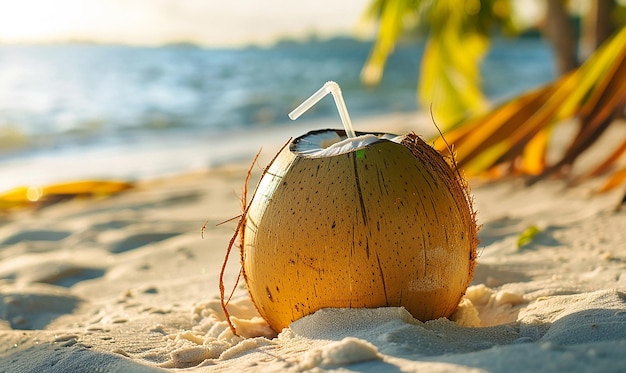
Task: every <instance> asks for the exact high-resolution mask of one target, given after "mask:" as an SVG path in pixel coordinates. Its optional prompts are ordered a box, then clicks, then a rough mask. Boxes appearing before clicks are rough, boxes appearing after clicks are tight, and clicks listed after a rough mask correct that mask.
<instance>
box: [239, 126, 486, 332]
mask: <svg viewBox="0 0 626 373" xmlns="http://www.w3.org/2000/svg"><path fill="white" fill-rule="evenodd" d="M239 235H240V240H241V247H240V254H241V264H242V267H243V276H244V279H245V282H246V285H247V288H248V291H249V293H250V296H251V298H252V300H253V302H254V304H255V305H256V307H257V309H258V311H259V313H260V314H261V316H262V317H263V318H264V319H265V320H266V321H267V322H268V324H269V325H270V326H271V327H272V328H273V329H274V330H275V331H280V330H282V329H283V328H285V327H287V326H288V325H289V324H290V323H291V322H293V321H295V320H297V319H299V318H301V317H304V316H306V315H309V314H311V313H313V312H315V311H317V310H319V309H322V308H327V307H333V308H357V307H367V308H374V307H404V308H406V309H407V310H408V311H409V312H410V313H411V314H412V315H413V316H414V317H415V318H417V319H419V320H421V321H426V320H431V319H436V318H440V317H447V316H449V315H450V314H451V313H452V312H453V311H454V310H455V309H456V307H457V305H458V304H459V301H460V300H461V297H462V296H463V294H464V292H465V290H466V289H467V287H468V285H469V283H470V281H471V279H472V273H473V269H474V264H475V259H476V246H477V243H478V240H477V226H476V221H475V213H474V211H473V208H472V203H471V198H470V195H469V192H468V189H467V185H466V183H465V181H464V180H463V178H462V177H461V175H460V173H459V171H458V170H457V169H456V167H455V165H454V164H453V162H452V164H450V163H449V162H448V161H446V159H444V158H443V157H442V156H441V155H440V154H439V153H438V152H437V151H436V150H434V149H433V148H432V147H431V146H429V145H428V144H426V143H425V142H424V141H422V140H421V139H420V138H419V137H418V136H416V135H415V134H407V135H404V136H396V135H393V134H386V133H363V132H360V133H356V136H352V137H348V136H346V131H344V130H333V129H327V130H318V131H312V132H309V133H307V134H305V135H303V136H300V137H298V138H296V139H294V140H293V141H290V142H289V144H288V146H285V147H284V148H283V149H282V150H281V151H280V152H279V154H277V156H276V157H275V158H274V160H273V161H272V163H271V164H270V165H269V166H268V168H267V169H266V171H265V172H264V174H263V176H262V177H261V180H260V182H259V184H258V186H257V188H256V190H255V192H254V195H253V196H252V199H251V201H250V203H249V204H248V206H247V209H246V210H245V212H244V215H243V216H242V219H241V222H240V228H239Z"/></svg>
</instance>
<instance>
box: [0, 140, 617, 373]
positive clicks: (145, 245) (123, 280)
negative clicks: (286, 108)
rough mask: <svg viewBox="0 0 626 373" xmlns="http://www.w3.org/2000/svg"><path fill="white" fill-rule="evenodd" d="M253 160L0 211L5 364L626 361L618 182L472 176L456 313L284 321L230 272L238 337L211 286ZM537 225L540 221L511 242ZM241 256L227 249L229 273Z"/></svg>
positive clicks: (466, 365) (337, 312)
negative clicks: (468, 237) (470, 220)
mask: <svg viewBox="0 0 626 373" xmlns="http://www.w3.org/2000/svg"><path fill="white" fill-rule="evenodd" d="M284 140H285V141H286V139H284ZM279 143H282V139H281V141H278V143H277V144H278V145H277V144H272V146H273V149H272V150H269V149H270V147H269V146H268V147H266V148H265V149H266V150H265V153H264V158H263V162H267V160H268V158H269V157H271V155H273V154H271V153H272V152H273V151H275V150H277V149H278V147H279V146H280V144H279ZM246 169H247V165H230V166H224V167H221V168H218V169H213V170H208V171H206V172H198V173H195V174H189V175H184V176H179V177H174V178H168V179H163V180H157V181H146V182H143V183H140V184H139V185H138V187H137V188H136V189H134V190H131V191H129V192H126V193H123V194H120V195H117V196H114V197H112V198H108V199H97V200H94V199H89V200H73V201H69V202H65V203H60V204H56V205H53V206H50V207H48V208H45V209H43V210H40V211H24V212H20V213H16V214H12V215H10V216H0V372H5V371H6V372H69V371H120V372H143V371H146V372H147V371H157V370H162V369H165V370H169V369H183V368H186V369H184V371H190V372H212V371H225V372H231V371H262V372H274V371H275V372H278V371H280V372H282V371H303V370H312V371H326V370H330V371H333V370H336V371H359V372H381V371H388V372H400V371H404V372H406V371H426V372H448V371H450V372H509V371H516V372H553V371H572V372H586V371H598V372H600V371H602V372H618V371H624V369H626V353H625V352H626V212H624V211H622V212H614V211H613V207H614V206H615V204H616V203H617V202H618V201H619V199H620V198H621V193H622V192H623V191H622V190H616V191H614V192H610V193H606V194H603V195H594V196H591V195H590V194H589V191H590V190H591V189H592V188H593V186H594V185H595V183H587V184H584V185H583V186H581V187H578V188H575V189H564V187H563V184H562V183H561V182H559V181H546V182H542V183H539V184H537V185H535V186H533V187H530V188H520V186H519V185H518V184H519V183H518V181H508V182H500V183H496V184H488V185H481V186H478V185H474V188H473V192H474V194H475V199H476V205H477V208H478V210H479V222H480V223H481V224H482V225H483V227H482V230H481V232H480V237H481V239H482V244H481V245H480V248H479V250H480V257H479V261H478V265H477V268H476V273H475V278H474V281H473V285H472V286H471V287H470V288H469V289H468V292H467V295H466V298H465V299H464V301H463V302H462V304H461V305H460V306H459V309H458V310H457V312H456V313H455V314H454V315H453V316H452V317H451V319H452V320H447V319H440V320H434V321H430V322H427V323H422V322H419V321H417V320H414V319H413V318H412V317H411V316H410V314H408V313H407V312H406V311H405V310H404V309H402V308H381V309H326V310H321V311H319V312H317V313H315V314H313V315H311V316H308V317H305V318H303V319H301V320H298V321H296V322H294V323H293V324H292V325H291V326H290V327H289V328H288V329H285V330H283V331H282V332H281V333H280V334H279V335H278V336H276V335H274V333H273V332H272V331H271V330H270V329H269V328H268V327H267V325H266V324H265V322H264V321H263V320H262V319H260V318H259V317H258V314H257V313H256V311H255V309H254V306H253V305H252V303H251V301H250V300H249V298H248V296H247V294H246V292H245V289H244V288H243V284H240V286H239V287H238V289H237V291H236V293H235V296H234V299H233V300H232V302H231V307H232V308H231V312H232V316H233V320H234V321H235V324H236V325H237V327H238V330H239V331H240V332H241V333H242V335H243V336H244V337H245V338H244V337H236V336H233V335H232V333H231V332H230V329H229V328H228V326H227V325H226V322H225V321H224V316H223V314H222V312H221V309H220V305H219V297H218V294H219V291H218V287H217V282H218V276H219V271H220V267H221V265H222V261H223V258H224V254H225V251H226V247H227V244H228V241H229V240H230V237H231V235H232V232H233V229H234V227H235V224H236V223H234V222H231V223H228V224H224V225H220V226H216V224H217V223H219V222H221V221H224V220H226V219H228V218H231V217H233V216H236V215H237V214H239V209H240V207H239V199H238V196H237V193H239V191H240V190H241V187H242V183H243V180H244V177H245V171H246ZM259 173H260V171H259V169H257V170H256V174H257V176H258V174H259ZM206 220H208V224H207V229H206V231H205V237H204V239H202V238H201V236H200V228H201V226H202V224H203V223H204V222H205V221H206ZM530 226H536V227H538V228H539V229H540V230H541V232H540V233H539V234H538V235H537V236H536V237H535V238H534V239H533V240H532V241H531V242H530V243H529V244H528V245H526V246H524V247H522V248H517V245H516V242H517V238H518V236H519V234H520V233H521V232H522V231H524V230H525V229H526V228H528V227H530ZM238 271H239V266H238V258H237V254H236V253H235V254H234V256H233V258H232V260H231V264H230V265H229V267H228V269H227V276H226V281H227V284H228V285H229V286H233V285H234V283H235V279H236V277H237V273H238Z"/></svg>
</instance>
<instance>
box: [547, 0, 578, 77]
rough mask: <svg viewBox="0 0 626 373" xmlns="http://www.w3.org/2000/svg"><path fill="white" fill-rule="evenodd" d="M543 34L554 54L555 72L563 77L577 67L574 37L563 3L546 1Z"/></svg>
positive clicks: (555, 0) (559, 0)
mask: <svg viewBox="0 0 626 373" xmlns="http://www.w3.org/2000/svg"><path fill="white" fill-rule="evenodd" d="M547 5H548V13H547V20H546V29H545V33H546V36H547V38H548V40H549V41H550V43H551V44H552V46H553V48H554V50H555V52H556V64H557V71H558V73H559V74H561V75H563V74H565V73H566V72H568V71H571V70H574V69H575V68H577V67H578V59H577V58H576V54H577V53H576V36H575V35H574V30H573V29H572V25H571V24H570V21H569V17H568V15H567V11H566V9H565V4H564V1H562V0H547Z"/></svg>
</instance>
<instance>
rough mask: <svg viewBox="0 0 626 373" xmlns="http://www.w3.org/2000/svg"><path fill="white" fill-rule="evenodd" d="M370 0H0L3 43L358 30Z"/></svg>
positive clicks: (217, 38) (225, 39) (228, 40)
mask: <svg viewBox="0 0 626 373" xmlns="http://www.w3.org/2000/svg"><path fill="white" fill-rule="evenodd" d="M369 3H370V1H369V0H315V1H299V0H0V43H20V42H60V41H68V40H72V41H95V42H104V43H111V42H113V43H124V44H143V45H155V44H162V43H169V42H181V41H188V42H194V43H198V44H203V45H209V46H236V45H245V44H267V43H271V42H272V41H275V40H276V39H277V38H281V37H285V36H289V37H303V36H306V35H310V34H313V33H315V34H317V35H320V36H329V35H336V34H354V33H355V31H356V27H357V24H358V21H359V19H360V17H361V16H362V14H363V12H364V10H365V9H366V7H367V5H368V4H369Z"/></svg>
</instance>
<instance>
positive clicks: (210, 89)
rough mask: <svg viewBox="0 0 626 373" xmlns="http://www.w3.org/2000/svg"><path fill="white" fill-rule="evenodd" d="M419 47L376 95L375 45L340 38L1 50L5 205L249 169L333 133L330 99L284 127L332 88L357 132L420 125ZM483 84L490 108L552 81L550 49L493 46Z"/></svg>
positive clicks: (521, 43) (401, 51)
mask: <svg viewBox="0 0 626 373" xmlns="http://www.w3.org/2000/svg"><path fill="white" fill-rule="evenodd" d="M423 47H424V44H423V42H420V41H415V42H411V43H409V42H407V43H403V44H401V45H399V46H398V47H397V48H396V49H395V51H394V53H393V54H392V55H391V56H390V58H389V61H388V63H387V65H386V67H385V71H384V76H383V79H382V81H381V83H380V84H379V85H378V86H375V87H366V86H364V85H363V84H362V83H361V80H360V72H361V69H362V67H363V64H364V62H365V61H366V59H367V57H368V55H369V53H370V51H371V48H372V43H371V42H369V41H362V40H356V39H352V38H345V37H337V38H333V39H325V40H321V39H316V38H311V39H310V40H306V41H289V40H284V41H280V42H277V43H275V44H274V45H272V46H265V47H258V46H249V47H239V48H232V49H223V48H222V49H216V48H207V47H201V46H197V45H191V44H173V45H164V46H158V47H138V46H125V45H101V44H89V43H67V44H47V45H2V44H0V192H2V191H4V190H8V189H10V188H13V187H16V186H21V185H41V184H47V183H55V182H63V181H72V180H77V179H89V178H91V179H93V178H99V179H123V180H131V181H132V180H137V179H144V178H154V177H160V176H166V175H170V174H176V173H183V172H187V171H193V170H197V169H203V168H207V167H212V166H216V165H219V164H223V163H227V162H232V161H237V160H245V159H251V157H252V156H253V155H254V154H255V153H256V152H257V151H258V149H259V146H260V145H263V143H272V144H273V143H278V144H283V143H284V142H285V141H286V140H287V139H288V138H289V137H290V136H297V135H301V134H303V133H304V132H306V131H308V130H313V129H318V128H307V126H310V127H314V126H315V125H319V123H328V124H330V125H331V126H332V127H337V128H339V127H341V122H340V120H339V117H338V114H337V110H336V108H335V105H334V102H333V100H332V99H331V98H328V99H324V100H322V101H321V102H320V103H319V104H317V105H315V106H314V107H313V108H312V109H311V110H309V111H308V112H307V113H305V114H304V115H303V116H302V118H301V119H299V120H298V123H297V124H296V122H291V121H290V120H289V119H288V117H287V114H288V113H289V112H290V111H291V110H293V109H294V108H295V107H296V106H297V105H299V104H300V103H301V102H302V101H303V100H305V99H306V98H307V97H309V96H310V95H311V94H312V93H313V92H315V91H316V90H317V89H319V88H320V87H321V86H322V85H323V84H324V83H325V82H326V81H329V80H333V81H336V82H337V83H338V84H339V85H340V86H341V89H342V92H343V96H344V99H345V102H346V105H347V107H348V110H349V111H350V115H351V117H352V119H353V122H354V125H355V128H356V129H357V130H358V129H359V128H358V120H359V118H364V117H368V116H372V115H383V116H384V115H386V114H394V113H400V112H415V111H417V110H419V109H420V108H418V106H417V104H416V86H417V82H418V80H419V63H420V59H421V56H422V52H423ZM481 70H482V75H483V77H482V78H483V81H482V86H483V91H484V92H485V94H486V96H487V97H488V98H489V100H490V101H492V102H494V103H497V102H499V101H502V100H506V99H507V98H510V97H512V96H514V95H516V94H518V93H520V92H523V91H525V90H528V89H531V88H534V87H538V86H541V85H543V84H545V83H547V82H549V81H551V80H553V79H554V78H555V76H556V72H555V68H554V63H553V56H552V52H551V49H550V47H549V45H547V44H546V42H545V41H544V40H543V39H541V38H531V37H528V38H518V39H505V38H497V39H496V40H494V41H493V43H492V45H491V48H490V51H489V53H488V54H487V56H486V58H485V60H484V61H483V63H482V65H481ZM316 123H317V124H316ZM275 150H276V149H274V151H275Z"/></svg>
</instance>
